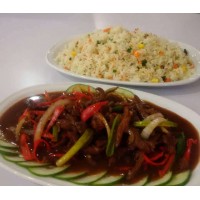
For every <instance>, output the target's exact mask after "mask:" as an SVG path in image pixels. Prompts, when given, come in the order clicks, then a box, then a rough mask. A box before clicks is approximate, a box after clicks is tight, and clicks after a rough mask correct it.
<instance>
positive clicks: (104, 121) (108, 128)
mask: <svg viewBox="0 0 200 200" xmlns="http://www.w3.org/2000/svg"><path fill="white" fill-rule="evenodd" d="M95 115H96V116H97V117H98V118H99V120H101V121H102V123H103V124H104V126H105V128H106V131H107V135H108V138H109V137H110V127H109V125H108V122H107V121H106V119H105V117H104V116H103V115H102V114H101V113H99V112H98V113H96V114H95Z"/></svg>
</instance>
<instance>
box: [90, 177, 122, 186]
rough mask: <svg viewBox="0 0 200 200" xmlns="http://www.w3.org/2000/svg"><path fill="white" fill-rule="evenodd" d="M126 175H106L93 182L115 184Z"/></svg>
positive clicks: (95, 183) (96, 183)
mask: <svg viewBox="0 0 200 200" xmlns="http://www.w3.org/2000/svg"><path fill="white" fill-rule="evenodd" d="M123 177H124V176H123V175H116V176H112V175H106V176H103V177H102V178H100V179H99V180H97V181H95V182H93V183H92V185H113V184H116V183H117V182H119V181H120V180H121V179H122V178H123Z"/></svg>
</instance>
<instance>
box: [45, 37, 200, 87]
mask: <svg viewBox="0 0 200 200" xmlns="http://www.w3.org/2000/svg"><path fill="white" fill-rule="evenodd" d="M69 41H70V40H65V41H62V42H59V43H57V44H55V45H54V46H52V47H51V48H50V49H49V50H48V51H47V54H46V61H47V63H48V64H49V66H51V67H52V68H54V69H55V70H57V71H59V72H61V73H63V74H65V75H68V76H71V77H74V78H79V79H84V80H87V81H95V82H101V83H107V84H117V85H129V86H146V87H166V86H178V85H185V84H189V83H192V82H194V81H197V80H198V79H199V78H200V51H198V50H197V49H196V48H194V47H192V46H190V45H188V44H184V43H181V42H177V41H173V42H176V43H178V44H179V45H180V47H181V48H182V49H187V51H188V53H189V55H190V56H191V58H192V60H193V62H194V65H195V67H196V72H195V73H194V74H193V75H192V76H191V77H190V78H188V79H185V80H181V81H175V82H167V83H145V82H130V81H116V80H109V79H100V78H95V77H90V76H84V75H79V74H76V73H74V72H71V71H68V70H65V69H63V68H62V67H61V66H59V65H58V63H57V62H56V61H55V57H56V56H57V54H58V52H59V51H61V50H62V49H63V48H64V46H65V45H66V44H67V42H69Z"/></svg>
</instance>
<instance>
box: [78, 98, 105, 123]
mask: <svg viewBox="0 0 200 200" xmlns="http://www.w3.org/2000/svg"><path fill="white" fill-rule="evenodd" d="M106 104H108V101H101V102H98V103H95V104H92V105H90V106H88V107H87V108H86V109H85V110H83V112H82V113H81V120H82V121H83V122H86V121H87V120H88V119H89V118H90V117H92V116H93V115H94V114H95V113H97V112H99V110H100V109H101V108H102V107H103V106H104V105H106Z"/></svg>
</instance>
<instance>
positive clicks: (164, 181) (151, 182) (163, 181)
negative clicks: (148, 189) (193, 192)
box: [146, 171, 172, 186]
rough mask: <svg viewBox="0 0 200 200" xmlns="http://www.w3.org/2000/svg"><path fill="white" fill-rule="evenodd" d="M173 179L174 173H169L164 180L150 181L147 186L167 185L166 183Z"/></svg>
mask: <svg viewBox="0 0 200 200" xmlns="http://www.w3.org/2000/svg"><path fill="white" fill-rule="evenodd" d="M171 178H172V172H171V171H169V172H167V174H165V175H164V176H163V177H162V178H159V179H156V180H153V181H150V182H148V183H147V184H146V185H149V186H150V185H152V186H153V185H166V183H168V182H169V181H170V180H171Z"/></svg>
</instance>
